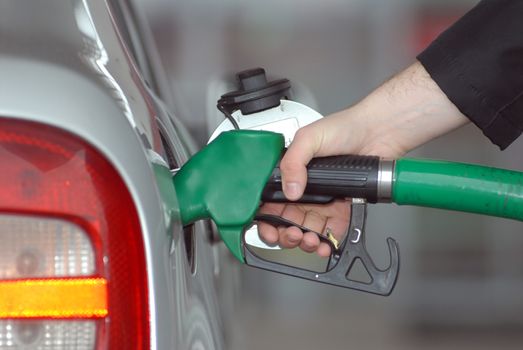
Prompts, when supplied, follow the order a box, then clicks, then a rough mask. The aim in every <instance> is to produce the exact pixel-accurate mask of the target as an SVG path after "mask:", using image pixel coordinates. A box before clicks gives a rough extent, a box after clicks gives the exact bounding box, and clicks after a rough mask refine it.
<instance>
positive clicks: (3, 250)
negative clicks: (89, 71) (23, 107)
mask: <svg viewBox="0 0 523 350" xmlns="http://www.w3.org/2000/svg"><path fill="white" fill-rule="evenodd" d="M149 343H150V341H149V314H148V298H147V275H146V269H145V256H144V246H143V239H142V234H141V230H140V224H139V220H138V215H137V211H136V208H135V206H134V203H133V201H132V199H131V196H130V194H129V191H128V190H127V187H126V186H125V184H124V182H123V181H122V179H121V177H120V176H119V174H118V173H117V172H116V171H115V169H114V168H113V166H112V165H111V164H110V163H109V162H108V161H107V160H106V159H105V158H104V157H103V156H102V155H101V154H100V153H99V152H98V151H97V150H96V149H95V148H93V147H92V146H90V145H89V144H87V143H86V142H84V141H82V140H80V139H79V138H77V137H76V136H74V135H72V134H69V133H66V132H64V131H61V130H60V129H57V128H54V127H50V126H45V125H40V124H37V123H32V122H27V121H19V120H14V119H1V120H0V349H2V350H3V349H15V348H24V349H25V348H27V349H147V348H149V346H150V345H149Z"/></svg>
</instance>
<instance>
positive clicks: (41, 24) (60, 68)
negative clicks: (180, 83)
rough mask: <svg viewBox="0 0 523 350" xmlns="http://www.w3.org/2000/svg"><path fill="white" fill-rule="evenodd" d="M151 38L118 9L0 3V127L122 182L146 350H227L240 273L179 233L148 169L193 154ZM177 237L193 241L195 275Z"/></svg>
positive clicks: (205, 240) (199, 240)
mask: <svg viewBox="0 0 523 350" xmlns="http://www.w3.org/2000/svg"><path fill="white" fill-rule="evenodd" d="M123 22H125V23H123ZM149 38H150V37H149V36H148V33H147V27H146V24H145V22H143V19H142V18H141V17H140V16H138V14H137V13H136V12H134V11H133V8H132V6H131V4H129V3H127V2H125V1H118V0H115V1H103V0H70V1H65V0H48V1H33V0H17V1H2V2H0V77H1V81H0V117H8V118H20V119H25V120H31V121H35V122H39V123H43V124H48V125H52V126H56V127H58V128H61V129H64V130H66V131H68V132H70V133H73V134H75V135H77V136H79V137H80V138H82V139H83V140H85V141H87V142H88V143H90V144H91V145H93V146H94V147H95V148H96V149H98V150H99V152H100V153H101V154H103V155H104V156H105V158H107V159H108V160H109V161H110V162H111V163H112V164H113V165H114V167H115V168H116V169H117V171H118V172H119V174H120V175H121V177H122V178H123V180H124V182H125V183H126V185H127V187H128V189H129V191H130V193H131V195H132V197H133V199H134V202H135V205H136V207H137V210H138V213H139V219H140V223H141V229H142V233H143V239H144V244H145V249H146V252H145V255H146V264H147V272H148V289H149V311H150V332H151V334H150V337H151V339H150V343H151V348H152V349H189V348H192V349H222V348H224V330H225V328H226V327H225V326H226V325H227V324H228V322H227V320H226V319H225V318H224V315H225V313H224V312H223V311H224V310H223V308H224V305H225V308H227V307H228V306H230V305H231V304H232V303H231V300H230V298H232V297H234V290H233V289H234V285H235V283H234V281H235V274H234V273H235V272H234V271H232V270H230V268H229V265H230V264H227V268H224V267H223V266H222V265H223V263H224V260H227V259H229V255H228V254H227V253H226V252H225V251H224V250H223V247H222V244H213V242H212V237H211V233H212V232H211V231H210V225H209V224H208V223H205V222H202V223H197V224H196V225H195V226H194V228H192V229H193V230H194V233H191V232H187V230H186V232H185V233H184V228H183V227H182V225H181V223H180V221H179V219H178V218H177V217H176V215H174V216H170V215H168V213H169V211H168V210H167V208H168V207H169V206H171V207H172V206H173V205H174V207H176V204H175V203H174V204H173V201H175V200H176V199H175V196H174V194H175V193H174V188H172V187H171V186H170V183H169V182H168V183H165V181H164V182H163V184H162V182H161V179H159V178H158V177H157V173H158V172H157V171H156V172H155V171H154V168H155V167H159V168H160V169H163V170H164V171H169V170H170V169H169V167H174V166H175V165H176V164H170V166H169V164H168V162H169V160H168V159H166V158H167V157H166V155H165V150H162V147H164V146H167V147H169V148H171V151H172V152H173V156H174V160H175V161H176V162H177V163H178V165H179V164H182V163H183V162H185V161H186V160H187V158H188V157H189V156H190V154H191V153H192V152H194V146H193V143H192V141H191V139H190V137H189V135H188V133H187V131H186V130H185V129H184V128H183V126H182V125H181V124H180V123H179V122H178V121H177V120H176V119H175V118H174V117H172V116H171V115H169V112H168V107H167V105H169V92H168V90H167V89H165V86H167V84H166V83H165V82H164V81H163V80H162V79H163V74H162V71H161V67H160V65H159V64H158V60H157V59H156V57H155V51H154V47H153V46H154V45H152V41H151V40H150V39H149ZM131 45H132V46H134V47H130V46H131ZM139 45H142V47H139ZM143 45H145V46H143ZM140 61H141V62H140ZM148 79H150V80H153V81H148ZM158 129H160V131H161V132H162V136H163V144H162V140H160V139H159V138H158ZM171 163H172V160H171ZM184 234H186V235H187V234H188V235H191V234H192V237H189V240H188V242H189V243H191V244H192V245H193V246H192V247H191V249H192V251H191V254H192V255H193V259H194V261H193V262H192V264H191V261H189V260H188V256H187V253H186V249H185V241H184ZM191 240H192V241H191ZM225 262H226V261H225ZM227 298H228V299H227ZM226 299H227V300H226ZM220 308H222V309H220ZM225 311H226V310H225Z"/></svg>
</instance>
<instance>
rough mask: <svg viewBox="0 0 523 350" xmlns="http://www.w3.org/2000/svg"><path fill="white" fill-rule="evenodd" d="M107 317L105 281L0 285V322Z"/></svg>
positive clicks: (84, 279)
mask: <svg viewBox="0 0 523 350" xmlns="http://www.w3.org/2000/svg"><path fill="white" fill-rule="evenodd" d="M105 316H107V281H106V280H105V278H76V279H75V278H68V279H30V280H12V281H5V280H4V281H0V319H2V318H61V319H63V318H101V317H105Z"/></svg>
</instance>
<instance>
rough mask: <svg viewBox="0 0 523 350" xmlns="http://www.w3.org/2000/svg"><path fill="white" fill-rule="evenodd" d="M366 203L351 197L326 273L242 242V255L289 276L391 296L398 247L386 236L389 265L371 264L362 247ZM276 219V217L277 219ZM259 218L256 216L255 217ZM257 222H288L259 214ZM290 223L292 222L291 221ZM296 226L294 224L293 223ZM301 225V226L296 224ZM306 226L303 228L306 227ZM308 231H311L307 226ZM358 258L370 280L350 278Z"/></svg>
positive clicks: (396, 267)
mask: <svg viewBox="0 0 523 350" xmlns="http://www.w3.org/2000/svg"><path fill="white" fill-rule="evenodd" d="M366 207H367V205H366V203H365V202H364V201H358V200H353V204H352V209H351V221H350V226H349V229H348V233H347V235H346V236H345V239H344V240H343V242H342V243H341V245H340V247H339V249H338V250H333V254H332V255H331V257H330V259H329V262H328V264H327V269H326V271H325V272H316V271H310V270H306V269H302V268H298V267H294V266H289V265H283V264H279V263H275V262H271V261H267V260H265V259H262V258H260V257H259V256H257V255H256V254H255V253H254V252H253V251H251V250H250V249H249V247H248V245H246V244H244V256H245V262H246V264H247V265H250V266H253V267H257V268H262V269H265V270H269V271H273V272H278V273H282V274H286V275H290V276H295V277H300V278H304V279H308V280H311V281H315V282H321V283H326V284H331V285H336V286H340V287H344V288H350V289H356V290H360V291H363V292H367V293H373V294H378V295H390V293H391V292H392V290H393V289H394V286H395V285H396V281H397V279H398V272H399V247H398V244H397V243H396V241H395V240H394V239H392V238H388V239H387V244H388V247H389V253H390V265H389V267H388V268H387V269H385V270H381V269H379V268H378V267H376V265H375V264H374V261H373V260H372V258H371V257H370V255H369V253H368V251H367V249H366V248H365V221H366ZM276 218H277V219H276ZM258 219H259V218H258ZM261 219H263V220H260V219H259V220H260V221H265V222H268V223H271V221H272V222H273V224H277V225H283V226H286V225H287V224H289V223H290V222H289V221H287V220H285V219H283V218H280V217H278V216H276V217H274V216H272V215H271V216H269V217H266V216H264V217H262V218H261ZM292 225H295V224H294V223H292ZM295 226H296V225H295ZM297 227H299V228H301V227H300V226H297ZM305 229H306V228H305ZM306 230H307V231H310V230H308V229H306ZM357 260H360V261H361V263H362V264H363V266H364V267H365V269H366V270H367V273H368V274H369V276H370V282H368V283H366V282H361V281H357V280H353V279H351V278H350V274H351V270H352V269H353V268H354V266H355V263H356V261H357Z"/></svg>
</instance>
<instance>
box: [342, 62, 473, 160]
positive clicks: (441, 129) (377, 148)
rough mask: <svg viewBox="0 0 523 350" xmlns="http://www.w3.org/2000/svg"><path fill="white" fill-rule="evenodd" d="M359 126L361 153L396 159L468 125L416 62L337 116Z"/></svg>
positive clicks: (351, 124) (347, 123)
mask: <svg viewBox="0 0 523 350" xmlns="http://www.w3.org/2000/svg"><path fill="white" fill-rule="evenodd" d="M333 117H335V118H343V119H345V123H346V125H347V126H348V127H353V126H355V125H356V126H359V128H360V129H363V130H360V131H359V132H361V133H362V134H363V135H365V140H359V141H358V143H359V145H360V147H359V149H357V150H356V151H357V152H358V153H361V154H378V155H381V156H389V157H397V156H400V155H402V154H404V153H406V152H408V151H410V150H412V149H414V148H416V147H418V146H420V145H422V144H423V143H425V142H427V141H429V140H431V139H433V138H435V137H438V136H440V135H442V134H445V133H447V132H449V131H451V130H453V129H455V128H457V127H460V126H462V125H464V124H465V123H467V122H468V118H467V117H465V116H464V115H463V114H462V113H461V112H460V111H459V110H458V109H457V108H456V107H455V106H454V105H453V104H452V102H450V100H449V99H448V98H447V96H446V95H445V94H444V93H443V92H442V91H441V90H440V88H439V87H438V85H437V84H436V83H435V82H434V81H433V80H432V79H431V77H430V76H429V74H428V73H427V72H426V71H425V69H424V68H423V66H422V65H421V64H420V63H419V62H416V63H414V64H413V65H411V66H410V67H408V68H407V69H405V70H404V71H403V72H401V73H399V74H398V75H396V76H394V77H393V78H391V79H390V80H388V81H387V82H385V83H384V84H382V85H381V86H380V87H379V88H377V89H376V90H374V91H373V92H372V93H371V94H370V95H368V96H367V97H366V98H365V99H363V100H362V101H361V102H359V103H357V104H356V105H355V106H353V107H351V108H349V109H347V110H344V111H342V112H339V113H337V114H336V115H335V116H333Z"/></svg>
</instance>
